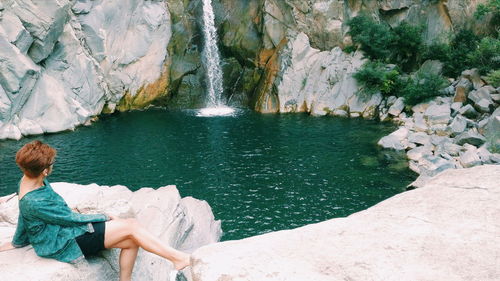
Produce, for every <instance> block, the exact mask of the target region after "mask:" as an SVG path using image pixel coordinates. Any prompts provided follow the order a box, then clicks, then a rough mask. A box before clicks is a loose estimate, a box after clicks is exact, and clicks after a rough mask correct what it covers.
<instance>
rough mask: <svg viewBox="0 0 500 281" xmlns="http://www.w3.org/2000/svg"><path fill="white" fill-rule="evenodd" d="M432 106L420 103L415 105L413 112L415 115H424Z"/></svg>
mask: <svg viewBox="0 0 500 281" xmlns="http://www.w3.org/2000/svg"><path fill="white" fill-rule="evenodd" d="M429 106H430V104H429V103H419V104H417V105H414V106H413V107H412V108H411V110H412V111H413V112H414V113H424V112H425V111H426V110H427V108H428V107H429Z"/></svg>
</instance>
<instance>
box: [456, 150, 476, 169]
mask: <svg viewBox="0 0 500 281" xmlns="http://www.w3.org/2000/svg"><path fill="white" fill-rule="evenodd" d="M459 161H460V163H461V164H462V166H464V167H465V168H470V167H473V166H477V165H481V163H482V161H481V158H480V157H479V155H478V153H477V149H469V150H467V151H466V152H465V153H463V154H462V155H460V158H459Z"/></svg>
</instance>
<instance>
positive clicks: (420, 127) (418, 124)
mask: <svg viewBox="0 0 500 281" xmlns="http://www.w3.org/2000/svg"><path fill="white" fill-rule="evenodd" d="M413 124H414V126H413V128H414V129H415V131H417V132H426V131H427V130H428V129H429V127H428V126H427V122H425V119H424V114H422V113H420V112H415V113H414V114H413Z"/></svg>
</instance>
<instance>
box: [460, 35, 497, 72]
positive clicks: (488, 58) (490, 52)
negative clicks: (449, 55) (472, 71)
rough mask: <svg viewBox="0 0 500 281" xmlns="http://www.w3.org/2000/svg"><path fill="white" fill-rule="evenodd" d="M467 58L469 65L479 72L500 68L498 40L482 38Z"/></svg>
mask: <svg viewBox="0 0 500 281" xmlns="http://www.w3.org/2000/svg"><path fill="white" fill-rule="evenodd" d="M467 58H468V63H469V65H470V66H472V67H475V68H477V69H478V70H479V73H481V74H486V73H488V72H490V71H492V70H497V69H500V40H499V39H495V38H491V37H485V38H483V39H482V40H481V42H479V45H478V46H477V48H476V49H475V50H474V51H473V52H471V53H470V54H468V56H467Z"/></svg>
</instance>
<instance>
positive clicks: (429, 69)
mask: <svg viewBox="0 0 500 281" xmlns="http://www.w3.org/2000/svg"><path fill="white" fill-rule="evenodd" d="M419 71H421V72H423V73H432V74H434V75H439V74H441V72H442V71H443V63H442V62H440V61H438V60H426V61H425V62H424V63H423V64H422V66H420V69H419ZM453 94H454V91H453V92H452V93H451V95H453Z"/></svg>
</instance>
